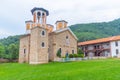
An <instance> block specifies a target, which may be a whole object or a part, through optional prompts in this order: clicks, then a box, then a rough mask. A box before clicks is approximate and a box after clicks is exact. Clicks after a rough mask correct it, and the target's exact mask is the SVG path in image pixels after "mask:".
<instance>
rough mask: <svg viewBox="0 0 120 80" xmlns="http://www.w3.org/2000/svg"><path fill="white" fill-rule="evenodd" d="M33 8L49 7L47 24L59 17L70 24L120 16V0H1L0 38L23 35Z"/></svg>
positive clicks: (106, 19) (102, 20)
mask: <svg viewBox="0 0 120 80" xmlns="http://www.w3.org/2000/svg"><path fill="white" fill-rule="evenodd" d="M34 7H42V8H45V9H47V10H48V11H49V13H50V15H49V16H48V17H47V23H48V24H52V25H55V22H56V21H57V20H66V21H67V22H68V26H69V25H73V24H78V23H93V22H108V21H112V20H114V19H117V18H120V0H1V1H0V38H4V37H7V36H10V35H19V34H24V33H25V21H27V20H32V14H31V12H30V11H31V9H33V8H34ZM54 27H55V26H54Z"/></svg>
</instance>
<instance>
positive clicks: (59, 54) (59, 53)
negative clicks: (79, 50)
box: [57, 49, 61, 58]
mask: <svg viewBox="0 0 120 80" xmlns="http://www.w3.org/2000/svg"><path fill="white" fill-rule="evenodd" d="M57 57H59V58H60V57H61V52H60V49H59V50H58V51H57Z"/></svg>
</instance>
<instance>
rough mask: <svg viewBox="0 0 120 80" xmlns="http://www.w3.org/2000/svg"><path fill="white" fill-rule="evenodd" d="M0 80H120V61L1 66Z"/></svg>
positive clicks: (8, 64)
mask: <svg viewBox="0 0 120 80" xmlns="http://www.w3.org/2000/svg"><path fill="white" fill-rule="evenodd" d="M0 80H120V60H119V59H107V60H90V61H80V62H67V63H56V62H55V63H54V62H52V63H49V64H42V65H29V64H18V63H3V64H0Z"/></svg>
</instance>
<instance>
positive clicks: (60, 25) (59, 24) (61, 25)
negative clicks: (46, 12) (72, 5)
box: [56, 20, 68, 30]
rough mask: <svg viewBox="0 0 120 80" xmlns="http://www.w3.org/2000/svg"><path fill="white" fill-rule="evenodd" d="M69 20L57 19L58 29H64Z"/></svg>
mask: <svg viewBox="0 0 120 80" xmlns="http://www.w3.org/2000/svg"><path fill="white" fill-rule="evenodd" d="M67 24H68V22H67V21H65V20H60V21H56V29H57V30H59V29H63V28H66V27H67Z"/></svg>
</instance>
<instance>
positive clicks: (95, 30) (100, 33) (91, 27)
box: [0, 19, 120, 59]
mask: <svg viewBox="0 0 120 80" xmlns="http://www.w3.org/2000/svg"><path fill="white" fill-rule="evenodd" d="M69 27H70V28H71V30H72V31H73V32H74V33H75V34H76V36H77V37H78V39H79V41H87V40H93V39H98V38H103V37H110V36H115V35H120V19H116V20H114V21H110V22H102V23H88V24H75V25H71V26H69ZM20 36H21V35H17V36H9V37H7V38H4V39H0V58H8V59H14V58H17V57H18V52H19V38H20ZM14 54H16V55H15V56H14Z"/></svg>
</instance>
